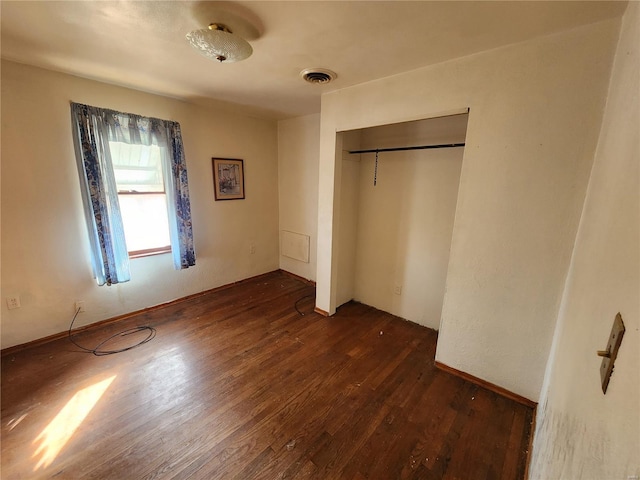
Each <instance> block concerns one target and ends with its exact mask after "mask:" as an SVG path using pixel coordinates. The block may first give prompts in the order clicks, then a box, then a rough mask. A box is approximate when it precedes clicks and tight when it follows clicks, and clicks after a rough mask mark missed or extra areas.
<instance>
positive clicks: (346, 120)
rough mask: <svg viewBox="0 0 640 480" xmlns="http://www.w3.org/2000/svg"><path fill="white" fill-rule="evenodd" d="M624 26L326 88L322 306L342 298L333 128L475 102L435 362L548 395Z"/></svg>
mask: <svg viewBox="0 0 640 480" xmlns="http://www.w3.org/2000/svg"><path fill="white" fill-rule="evenodd" d="M618 28H619V21H606V22H601V23H598V24H594V25H590V26H586V27H581V28H577V29H574V30H571V31H568V32H565V33H561V34H557V35H552V36H548V37H544V38H540V39H536V40H532V41H529V42H525V43H521V44H516V45H512V46H508V47H505V48H501V49H497V50H492V51H488V52H484V53H481V54H477V55H473V56H470V57H466V58H462V59H458V60H454V61H451V62H447V63H443V64H439V65H435V66H431V67H426V68H422V69H418V70H415V71H412V72H407V73H404V74H400V75H396V76H393V77H389V78H385V79H382V80H379V81H374V82H369V83H366V84H363V85H358V86H355V87H351V88H347V89H343V90H339V91H336V92H333V93H329V94H326V95H324V96H323V98H322V118H321V132H320V176H319V191H318V196H319V207H318V266H317V282H318V290H317V306H318V308H320V309H323V310H327V311H329V312H333V311H334V310H335V307H336V275H337V267H336V261H337V257H336V256H335V255H334V253H335V252H336V250H337V248H338V247H337V246H336V245H335V243H336V241H337V238H338V236H337V235H338V232H337V229H336V228H334V227H335V226H337V225H338V224H337V223H336V220H337V217H336V215H335V212H336V211H338V210H339V205H340V192H339V186H340V183H339V182H337V183H336V178H338V179H339V173H340V172H341V156H340V155H336V152H340V151H341V147H340V145H339V141H337V140H338V139H337V138H336V133H335V132H336V131H345V130H352V129H357V128H363V127H367V126H372V125H381V124H387V123H395V122H400V121H407V120H414V119H418V118H428V117H435V116H439V115H442V114H444V113H453V112H460V111H461V110H463V109H464V108H466V107H470V109H471V112H470V115H469V124H468V130H467V139H466V143H467V146H466V148H465V151H464V159H463V165H462V173H461V180H460V190H459V195H458V204H457V210H456V219H455V223H454V229H453V239H452V244H451V255H450V261H449V267H448V271H447V286H446V294H445V300H444V307H443V313H442V319H441V329H440V337H439V343H438V349H437V360H439V361H440V362H442V363H445V364H447V365H449V366H451V367H453V368H456V369H459V370H462V371H464V372H468V373H470V374H472V375H475V376H477V377H480V378H482V379H484V380H487V381H489V382H492V383H494V384H497V385H500V386H502V387H504V388H506V389H508V390H511V391H513V392H515V393H518V394H521V395H523V396H525V397H527V398H530V399H532V400H538V398H539V394H540V388H541V384H542V379H543V375H544V371H545V366H546V361H547V357H548V354H549V349H550V345H551V340H552V336H553V328H554V325H555V321H556V318H557V314H558V308H559V305H560V299H561V295H562V289H563V285H564V280H565V276H566V273H567V269H568V265H569V260H570V257H571V251H572V248H573V242H574V239H575V233H576V229H577V225H578V221H579V218H580V212H581V208H582V203H583V201H584V195H585V191H586V185H587V180H588V177H589V172H590V169H591V164H592V161H593V155H594V150H595V146H596V142H597V136H598V131H599V127H600V121H601V115H602V109H603V106H604V99H605V95H606V89H607V84H608V78H609V72H610V68H611V62H612V56H613V52H614V49H615V42H616V37H617V32H618ZM336 185H337V188H336Z"/></svg>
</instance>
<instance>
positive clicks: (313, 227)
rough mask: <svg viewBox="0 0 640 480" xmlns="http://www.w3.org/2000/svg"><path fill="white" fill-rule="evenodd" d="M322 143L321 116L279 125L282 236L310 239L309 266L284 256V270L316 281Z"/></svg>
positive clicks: (297, 119)
mask: <svg viewBox="0 0 640 480" xmlns="http://www.w3.org/2000/svg"><path fill="white" fill-rule="evenodd" d="M319 142H320V115H319V114H316V115H308V116H304V117H297V118H291V119H288V120H281V121H280V122H278V198H279V221H280V232H282V231H283V230H284V231H289V232H294V233H300V234H303V235H308V236H309V237H310V245H309V262H308V263H307V262H301V261H299V260H295V259H293V258H289V257H287V256H285V255H282V253H281V254H280V268H281V269H283V270H286V271H287V272H291V273H294V274H296V275H299V276H300V277H302V278H306V279H308V280H315V279H316V246H317V243H318V241H317V231H318V157H319V152H318V147H319Z"/></svg>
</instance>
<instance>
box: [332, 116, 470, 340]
mask: <svg viewBox="0 0 640 480" xmlns="http://www.w3.org/2000/svg"><path fill="white" fill-rule="evenodd" d="M467 121H468V113H464V114H459V115H450V116H446V117H438V118H429V119H424V120H416V121H411V122H403V123H396V124H389V125H382V126H376V127H369V128H362V129H357V130H349V131H344V132H341V133H339V134H338V135H341V140H342V167H341V172H340V175H339V179H340V197H341V199H340V208H339V219H338V242H337V247H338V248H337V255H338V262H337V265H338V275H337V282H336V287H337V288H336V300H337V302H336V303H337V305H342V304H344V303H346V302H348V301H350V300H355V301H358V302H361V303H364V304H367V305H370V306H373V307H375V308H378V309H379V310H383V311H386V312H389V313H392V314H394V315H397V316H399V317H402V318H405V319H407V320H410V321H412V322H415V323H419V324H421V325H424V326H426V327H429V328H433V329H436V330H438V329H439V326H440V317H441V313H442V304H443V300H444V293H445V285H446V277H447V268H448V263H449V252H450V248H451V239H452V232H453V223H454V218H455V212H456V205H457V198H458V187H459V183H460V173H461V170H462V157H463V152H464V145H465V138H466V131H467Z"/></svg>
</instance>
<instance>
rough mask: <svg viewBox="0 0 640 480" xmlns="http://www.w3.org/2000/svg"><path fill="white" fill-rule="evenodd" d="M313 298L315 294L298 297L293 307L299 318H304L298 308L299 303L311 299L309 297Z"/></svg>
mask: <svg viewBox="0 0 640 480" xmlns="http://www.w3.org/2000/svg"><path fill="white" fill-rule="evenodd" d="M315 296H316V294H315V293H310V294H309V295H305V296H304V297H300V298H299V299H298V300H296V303H295V304H294V305H293V306H294V308H295V309H296V312H298V313H299V314H300V316H302V317H304V315H305V314H304V313H303V312H301V311H300V309H299V308H298V303H300V302H301V301H302V300H304V299H305V298H311V297H315Z"/></svg>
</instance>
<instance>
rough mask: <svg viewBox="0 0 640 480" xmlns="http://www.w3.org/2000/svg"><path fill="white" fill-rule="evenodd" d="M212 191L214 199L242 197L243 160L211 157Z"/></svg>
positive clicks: (238, 198) (237, 198) (236, 198)
mask: <svg viewBox="0 0 640 480" xmlns="http://www.w3.org/2000/svg"><path fill="white" fill-rule="evenodd" d="M211 160H212V161H213V192H214V194H215V197H216V200H240V199H243V198H244V161H243V160H240V159H237V158H215V157H214V158H212V159H211Z"/></svg>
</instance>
